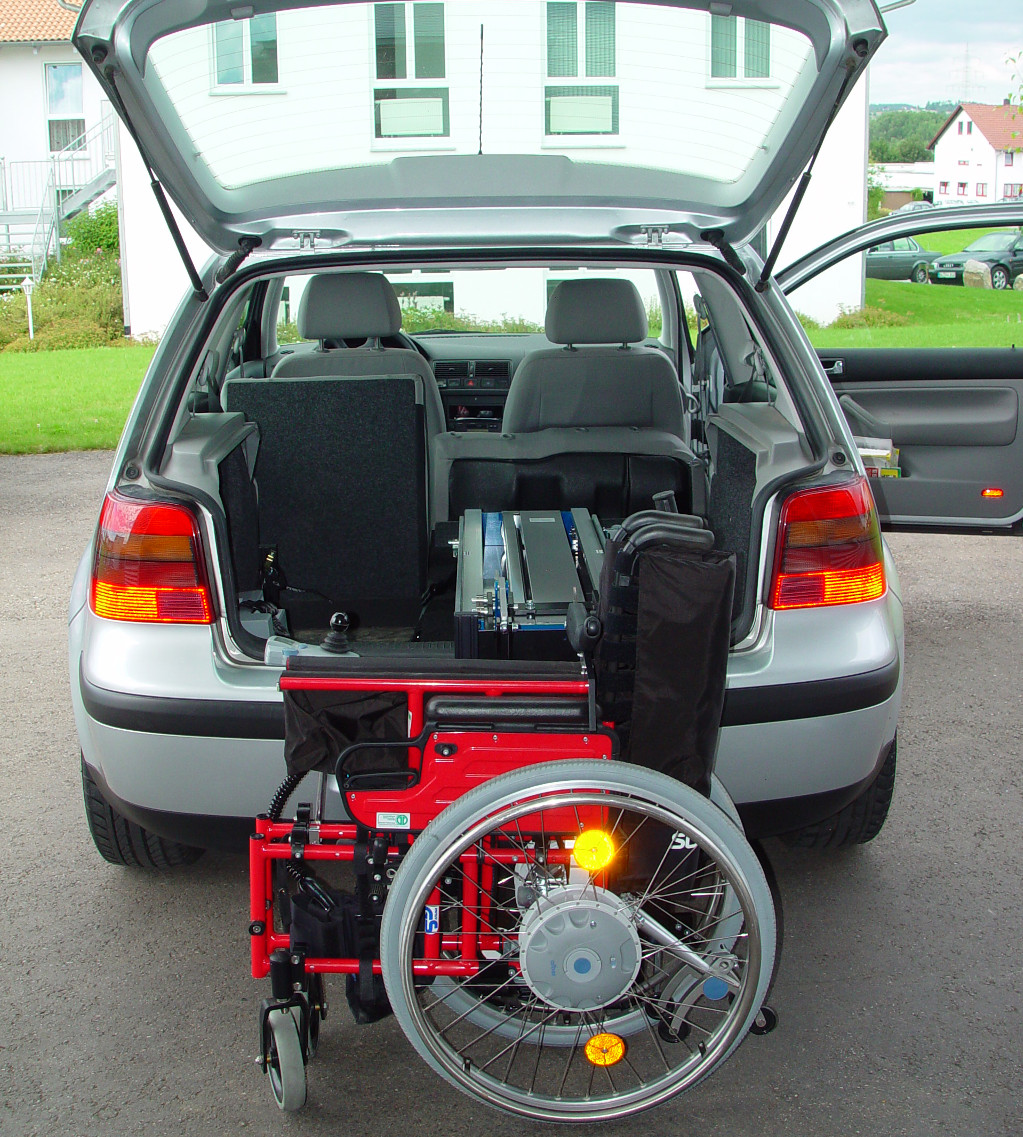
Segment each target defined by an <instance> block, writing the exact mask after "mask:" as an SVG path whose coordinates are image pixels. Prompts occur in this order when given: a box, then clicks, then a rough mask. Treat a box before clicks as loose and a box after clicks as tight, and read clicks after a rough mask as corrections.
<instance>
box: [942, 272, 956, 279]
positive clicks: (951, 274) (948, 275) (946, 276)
mask: <svg viewBox="0 0 1023 1137" xmlns="http://www.w3.org/2000/svg"><path fill="white" fill-rule="evenodd" d="M937 275H938V278H939V279H940V280H955V276H956V274H955V273H954V272H939V273H938V274H937Z"/></svg>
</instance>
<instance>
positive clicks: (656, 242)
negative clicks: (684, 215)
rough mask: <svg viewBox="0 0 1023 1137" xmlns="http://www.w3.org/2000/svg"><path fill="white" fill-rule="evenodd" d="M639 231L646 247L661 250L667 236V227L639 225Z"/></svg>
mask: <svg viewBox="0 0 1023 1137" xmlns="http://www.w3.org/2000/svg"><path fill="white" fill-rule="evenodd" d="M639 231H640V232H641V233H642V234H643V236H644V237H645V238H646V243H647V245H648V246H653V248H655V249H659V248H661V246H662V245H663V244H664V240H665V238H666V237H667V236H668V233H669V227H668V226H667V225H641V226H640V227H639Z"/></svg>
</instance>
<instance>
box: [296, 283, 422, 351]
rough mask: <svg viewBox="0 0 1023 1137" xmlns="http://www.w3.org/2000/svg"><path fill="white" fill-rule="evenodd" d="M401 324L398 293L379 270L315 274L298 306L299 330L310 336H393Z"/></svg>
mask: <svg viewBox="0 0 1023 1137" xmlns="http://www.w3.org/2000/svg"><path fill="white" fill-rule="evenodd" d="M400 328H401V307H400V306H399V304H398V297H397V296H395V294H394V289H393V288H392V287H391V282H390V281H389V280H388V279H387V277H386V276H382V275H381V274H380V273H378V272H345V273H331V274H329V275H323V276H314V277H313V278H312V279H311V280H310V281H309V283H308V284H307V285H306V288H305V292H303V293H302V301H301V303H300V304H299V306H298V334H299V335H300V336H301V337H302V338H303V339H307V340H341V339H362V338H364V337H365V338H367V339H368V338H370V337H371V336H393V335H394V334H395V333H396V332H397V331H398V330H399V329H400Z"/></svg>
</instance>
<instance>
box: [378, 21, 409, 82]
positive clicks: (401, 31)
mask: <svg viewBox="0 0 1023 1137" xmlns="http://www.w3.org/2000/svg"><path fill="white" fill-rule="evenodd" d="M374 7H375V9H376V11H375V16H376V47H377V78H378V79H404V78H406V65H405V5H404V4H376V5H375V6H374Z"/></svg>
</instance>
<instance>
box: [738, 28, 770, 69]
mask: <svg viewBox="0 0 1023 1137" xmlns="http://www.w3.org/2000/svg"><path fill="white" fill-rule="evenodd" d="M744 55H745V59H744V61H743V62H744V64H745V74H746V78H747V79H766V78H767V77H768V76H769V75H770V74H771V25H770V24H765V23H762V22H761V21H760V20H747V21H746V50H745V52H744Z"/></svg>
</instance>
